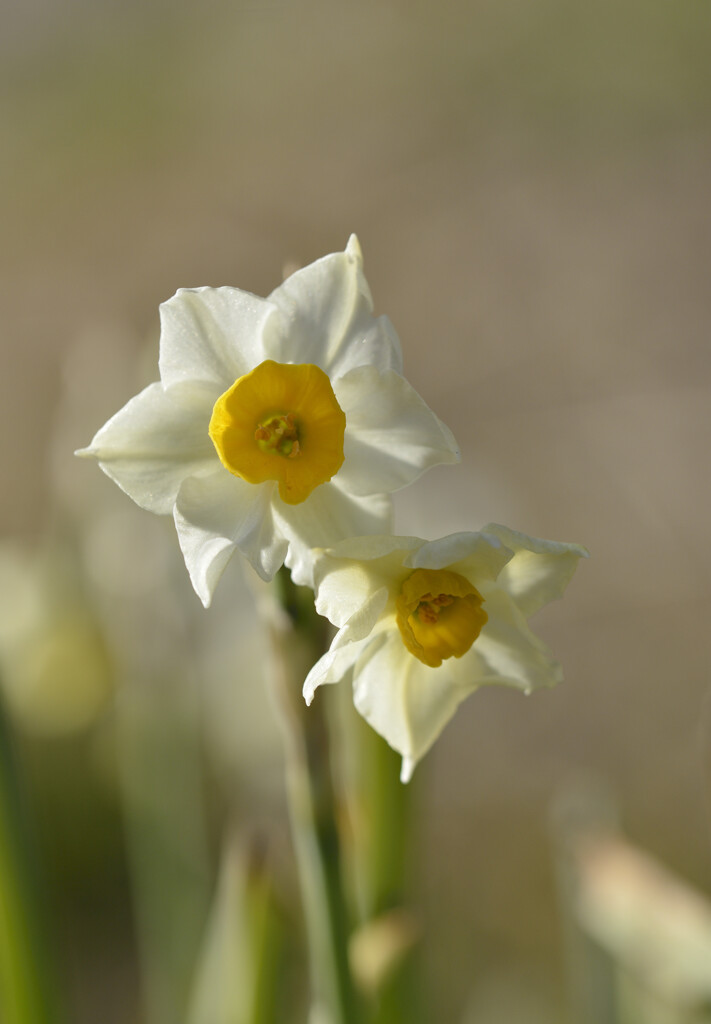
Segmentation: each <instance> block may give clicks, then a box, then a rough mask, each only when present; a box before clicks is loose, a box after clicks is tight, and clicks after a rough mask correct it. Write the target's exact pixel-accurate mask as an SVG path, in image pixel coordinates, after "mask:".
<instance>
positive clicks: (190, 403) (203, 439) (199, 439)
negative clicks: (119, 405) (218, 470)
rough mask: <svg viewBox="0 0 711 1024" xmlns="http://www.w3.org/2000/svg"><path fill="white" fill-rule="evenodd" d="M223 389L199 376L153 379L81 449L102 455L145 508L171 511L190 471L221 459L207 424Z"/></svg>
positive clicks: (83, 453)
mask: <svg viewBox="0 0 711 1024" xmlns="http://www.w3.org/2000/svg"><path fill="white" fill-rule="evenodd" d="M218 395H219V391H217V392H216V390H215V388H214V386H211V385H209V384H204V383H200V382H196V381H186V382H185V383H182V384H176V385H174V386H173V387H170V388H164V387H163V385H162V384H149V386H148V387H147V388H144V390H143V391H141V392H140V394H138V395H136V396H135V398H132V399H131V400H130V402H128V403H127V404H126V405H125V406H124V407H123V409H120V410H119V411H118V412H117V413H116V415H115V416H112V417H111V419H110V420H109V421H108V422H107V423H105V424H104V426H103V427H102V428H101V430H99V431H98V432H97V434H96V436H95V437H94V439H93V441H92V442H91V444H90V445H89V447H88V448H82V449H81V450H80V451H78V452H77V455H81V456H89V457H92V458H94V459H97V460H98V462H99V465H100V466H101V468H102V469H103V471H104V473H106V475H107V476H108V477H110V478H111V479H112V480H113V481H114V483H116V484H118V486H119V487H120V488H121V490H122V491H125V492H126V494H128V496H129V497H130V498H133V500H134V501H135V502H136V504H137V505H140V506H141V508H145V509H147V510H148V511H149V512H155V513H157V514H159V515H167V514H169V513H170V512H171V511H172V510H173V505H174V503H175V499H176V497H177V494H178V491H179V489H180V485H181V484H182V482H183V480H185V479H186V477H188V476H191V475H192V474H193V473H196V472H200V471H202V470H205V469H208V468H210V466H213V465H219V460H218V458H217V455H216V453H215V448H214V446H213V444H212V441H211V440H210V438H209V436H208V433H207V427H206V424H207V423H209V421H210V414H211V412H212V407H213V405H214V403H215V400H216V399H217V397H218Z"/></svg>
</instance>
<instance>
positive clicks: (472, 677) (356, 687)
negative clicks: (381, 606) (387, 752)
mask: <svg viewBox="0 0 711 1024" xmlns="http://www.w3.org/2000/svg"><path fill="white" fill-rule="evenodd" d="M381 636H383V639H382V640H380V639H379V637H376V638H375V639H374V640H373V643H372V644H371V646H370V647H369V648H368V651H367V653H368V655H369V657H367V658H361V659H360V660H359V661H358V662H357V663H356V665H355V668H354V673H353V699H354V703H355V706H356V708H357V709H358V711H359V712H360V713H361V715H363V717H364V718H365V719H366V721H367V722H369V723H370V725H371V726H372V727H373V728H374V729H375V731H376V732H378V733H380V735H381V736H382V737H383V738H384V739H386V740H387V742H388V743H389V744H390V746H391V747H393V748H394V749H395V750H397V751H398V753H400V754H401V755H402V756H403V758H404V759H405V761H406V763H405V764H404V765H403V776H404V777H406V778H409V776H410V775H411V774H412V769H413V768H414V765H415V764H416V762H417V761H419V759H420V758H421V757H422V756H423V755H424V754H425V753H426V752H427V751H428V750H429V748H430V747H431V746H432V744H433V743H434V741H435V740H436V739H437V737H438V736H439V734H440V733H441V731H442V729H443V728H444V727H445V725H446V724H447V722H448V721H449V720H450V718H451V717H452V715H453V714H454V712H455V711H456V709H457V707H458V706H459V704H460V703H461V702H462V701H463V700H464V698H465V697H467V696H468V695H469V694H470V693H472V692H473V691H474V690H475V689H476V688H477V686H478V685H479V677H478V674H477V671H476V659H472V658H469V660H470V667H471V671H469V672H464V673H463V672H462V671H461V665H460V664H457V662H458V661H460V660H462V661H463V660H464V659H455V658H451V659H449V660H448V661H446V662H444V663H443V664H442V665H441V666H440V667H439V668H430V667H429V666H428V665H425V664H423V663H422V662H421V661H418V659H417V658H415V657H414V656H413V655H412V654H410V652H409V651H408V650H407V648H406V647H405V645H404V644H403V642H402V639H401V637H400V634H399V632H398V630H397V627H396V626H395V625H393V629H391V630H390V631H389V632H388V633H387V634H381ZM371 648H372V650H371ZM469 654H471V652H469ZM465 657H467V656H466V655H465Z"/></svg>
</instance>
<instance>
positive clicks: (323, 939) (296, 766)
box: [272, 569, 363, 1024]
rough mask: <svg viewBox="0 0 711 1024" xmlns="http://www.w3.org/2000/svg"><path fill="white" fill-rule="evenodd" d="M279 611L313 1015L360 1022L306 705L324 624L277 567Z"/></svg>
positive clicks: (333, 839)
mask: <svg viewBox="0 0 711 1024" xmlns="http://www.w3.org/2000/svg"><path fill="white" fill-rule="evenodd" d="M275 583H276V587H275V589H276V592H277V595H278V601H279V605H280V611H281V614H280V615H279V616H278V617H277V618H276V621H275V622H274V624H273V627H272V641H273V644H272V646H273V651H274V671H273V678H274V683H275V691H276V698H277V704H278V708H279V712H280V714H279V718H280V722H281V726H282V731H283V735H284V746H285V756H286V784H287V797H288V801H289V812H290V817H291V828H292V834H293V839H294V847H295V852H296V859H297V864H298V870H299V878H300V885H301V893H302V900H303V905H304V915H305V919H306V930H307V939H308V945H309V960H310V970H311V985H312V998H313V1006H312V1011H313V1015H314V1018H315V1019H318V1020H319V1021H320V1020H326V1021H328V1024H362V1021H363V1012H362V1005H361V1002H360V999H359V996H358V994H357V992H356V989H355V985H354V983H353V978H352V975H351V969H350V965H349V961H348V942H349V938H350V921H349V914H348V909H347V905H346V900H345V894H344V886H343V877H342V858H341V849H340V837H339V834H338V820H339V818H340V816H341V811H340V808H339V802H338V798H337V796H336V791H335V787H334V782H333V775H332V771H331V763H330V755H329V737H328V727H327V722H326V716H325V713H324V707H323V702H322V701H319V702H316V703H315V704H314V706H313V707H312V708H310V709H307V708H306V706H305V704H304V701H303V699H302V697H301V686H302V683H303V679H304V677H305V676H306V673H307V671H308V669H309V667H310V665H311V664H313V662H314V661H316V660H317V659H318V657H319V656H320V655H321V654H322V653H323V651H324V650H325V647H326V646H327V641H328V632H327V631H328V626H327V623H326V622H325V620H323V619H321V618H320V616H318V615H317V614H316V611H315V609H314V605H313V597H312V594H311V592H310V591H309V590H308V589H306V588H303V587H297V586H295V585H294V583H293V582H292V581H291V578H290V576H289V573H288V572H287V571H286V570H285V569H281V570H280V572H279V573H278V575H277V577H276V580H275Z"/></svg>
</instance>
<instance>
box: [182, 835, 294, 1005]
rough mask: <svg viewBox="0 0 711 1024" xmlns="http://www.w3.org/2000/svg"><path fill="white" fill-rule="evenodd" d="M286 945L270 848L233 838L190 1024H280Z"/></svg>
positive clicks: (227, 843)
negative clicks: (270, 860)
mask: <svg viewBox="0 0 711 1024" xmlns="http://www.w3.org/2000/svg"><path fill="white" fill-rule="evenodd" d="M283 947H284V922H283V918H282V915H281V913H280V911H279V907H278V905H277V900H276V896H275V892H274V886H273V884H272V876H271V870H270V864H269V860H268V857H267V848H266V846H265V844H264V842H263V841H261V839H260V837H255V838H253V840H252V842H251V843H250V844H249V845H246V844H244V843H240V842H239V841H238V840H237V838H236V837H235V836H232V835H228V836H227V838H226V840H225V843H224V850H223V855H222V865H221V868H220V877H219V880H218V884H217V889H216V891H215V898H214V901H213V908H212V913H211V915H210V921H209V924H208V928H207V933H206V936H205V942H204V944H203V949H202V953H201V956H200V962H199V965H198V970H197V974H196V977H195V985H194V989H193V995H192V999H191V1002H190V1012H189V1015H188V1024H206V1022H214V1024H279V1021H282V1020H283V1019H284V1015H283V1014H284V1010H283V1007H282V1005H281V998H280V997H281V994H282V991H281V990H282V985H281V984H280V982H281V981H282V978H283V970H282V968H283Z"/></svg>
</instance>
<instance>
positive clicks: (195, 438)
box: [78, 235, 459, 607]
mask: <svg viewBox="0 0 711 1024" xmlns="http://www.w3.org/2000/svg"><path fill="white" fill-rule="evenodd" d="M160 314H161V340H160V360H159V366H160V377H161V379H160V382H158V383H155V384H151V385H149V386H148V387H147V388H145V390H144V391H142V392H141V393H140V394H139V395H137V396H136V397H135V398H133V399H131V401H130V402H129V403H128V404H127V405H126V406H124V408H123V409H121V410H120V411H119V412H118V413H116V415H115V416H114V417H113V418H112V419H110V420H109V421H108V423H106V425H105V426H103V427H102V428H101V430H99V432H98V433H97V435H96V437H95V438H94V440H93V441H92V442H91V445H90V446H89V447H88V448H86V449H83V450H82V451H81V452H79V453H78V454H80V455H87V456H92V457H94V458H95V459H97V460H98V462H99V465H100V466H101V468H102V469H103V470H104V472H105V473H106V474H107V475H108V476H110V477H111V479H112V480H114V481H115V482H116V483H117V484H118V485H119V487H121V488H122V489H123V490H124V491H125V492H126V493H127V494H128V495H129V496H130V497H131V498H133V500H134V501H135V502H137V504H139V505H141V506H142V507H143V508H146V509H148V510H149V511H151V512H157V513H173V516H174V519H175V525H176V527H177V531H178V538H179V541H180V546H181V549H182V552H183V556H184V558H185V564H186V566H187V569H188V572H189V574H190V579H191V580H192V583H193V586H194V588H195V590H196V591H197V593H198V595H199V597H200V599H201V600H202V602H203V604H204V605H205V606H206V607H207V606H208V605H209V604H210V601H211V600H212V596H213V593H214V589H215V586H216V584H217V581H218V580H219V578H220V576H221V574H222V572H223V570H224V568H225V566H226V564H227V562H228V561H229V559H230V557H231V556H232V554H233V553H234V551H235V549H239V550H240V551H241V552H242V554H244V555H245V557H246V558H247V559H248V560H249V561H250V562H251V564H252V566H253V567H254V568H255V569H256V571H257V572H258V573H259V575H260V576H261V577H262V578H263V579H265V580H268V579H271V577H272V576H273V574H274V573H275V572H276V570H277V569H278V568H279V567H280V566H281V565H282V564H283V563H284V562H285V561H286V564H287V565H288V566H289V568H290V569H291V570H292V574H293V577H294V580H295V581H296V582H297V583H301V584H310V583H311V568H312V559H311V553H310V552H311V548H313V547H326V546H329V545H331V544H334V543H337V542H338V541H340V540H342V539H343V538H344V537H348V536H353V535H356V534H363V533H375V532H382V531H383V530H386V529H388V527H389V523H390V505H391V503H390V499H389V497H388V495H389V494H390V493H391V492H392V491H395V490H398V489H399V488H400V487H403V486H405V484H408V483H411V482H412V481H413V480H415V479H416V478H417V477H418V476H419V475H420V474H421V473H422V472H423V471H424V470H425V469H427V468H428V467H429V466H432V465H435V464H437V463H441V462H456V461H458V458H459V452H458V450H457V445H456V442H455V440H454V438H453V437H452V434H451V432H450V431H449V429H448V428H447V427H446V426H444V424H443V423H441V422H440V421H439V420H438V418H437V417H436V416H435V415H434V413H433V412H431V410H430V409H429V408H428V407H427V406H426V405H425V403H424V402H423V401H422V399H421V398H420V397H419V395H418V394H417V393H416V392H415V391H414V390H413V388H412V387H411V386H410V385H409V384H408V383H407V381H406V380H405V379H404V378H403V377H402V376H401V371H402V355H401V352H400V343H399V341H398V338H397V335H396V334H395V331H394V330H393V328H392V326H391V324H390V322H389V320H388V319H387V317H384V316H381V317H378V318H376V317H374V316H373V304H372V300H371V296H370V291H369V289H368V285H367V283H366V280H365V278H364V276H363V270H362V257H361V252H360V247H359V245H358V240H357V239H356V237H355V235H353V236H351V238H350V240H349V242H348V245H347V247H346V250H345V252H342V253H333V254H331V255H329V256H325V257H323V258H322V259H320V260H317V261H316V262H315V263H312V264H310V266H307V267H304V268H303V269H301V270H298V271H297V272H296V273H294V274H292V276H291V277H289V278H287V280H286V281H284V283H283V284H282V285H281V286H280V287H279V288H277V289H276V290H275V291H273V292H272V293H271V295H270V296H269V297H268V298H266V299H262V298H259V297H258V296H256V295H252V294H251V293H249V292H245V291H241V290H240V289H239V288H196V289H181V290H180V291H178V292H177V294H176V295H175V296H173V298H172V299H170V300H169V301H168V302H165V303H163V305H162V306H161V307H160Z"/></svg>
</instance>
